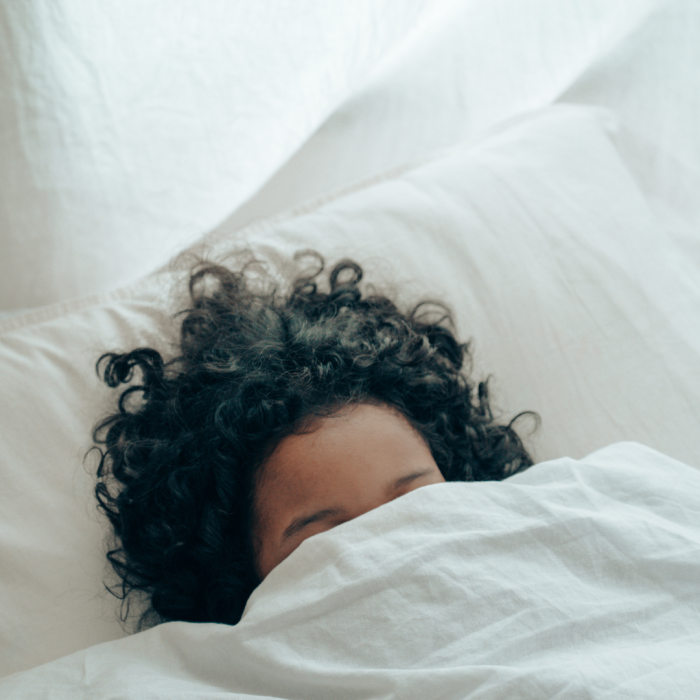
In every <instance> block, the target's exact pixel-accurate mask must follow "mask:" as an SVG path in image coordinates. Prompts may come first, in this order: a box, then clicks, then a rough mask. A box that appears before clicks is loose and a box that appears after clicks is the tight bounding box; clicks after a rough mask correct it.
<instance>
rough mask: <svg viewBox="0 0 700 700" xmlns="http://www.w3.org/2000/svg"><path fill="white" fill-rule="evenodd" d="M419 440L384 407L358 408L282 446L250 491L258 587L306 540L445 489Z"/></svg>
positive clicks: (322, 422) (395, 413)
mask: <svg viewBox="0 0 700 700" xmlns="http://www.w3.org/2000/svg"><path fill="white" fill-rule="evenodd" d="M444 481H445V479H444V478H443V476H442V474H441V473H440V470H439V469H438V466H437V464H436V463H435V460H434V459H433V456H432V454H431V452H430V449H429V448H428V446H427V444H426V443H425V441H424V440H423V438H422V437H421V436H420V435H419V434H418V433H417V432H416V431H415V430H414V429H413V427H412V426H411V425H410V423H409V422H408V421H407V420H406V419H405V418H404V417H403V415H402V414H401V413H400V412H398V411H396V410H395V409H393V408H390V407H388V406H376V405H371V404H357V405H353V406H350V407H348V408H346V409H344V410H343V411H342V412H341V413H338V414H334V415H333V416H331V417H328V418H321V419H319V420H318V421H317V422H316V423H315V424H314V425H313V426H312V429H311V431H310V432H304V433H301V434H294V435H290V436H289V437H287V438H285V439H284V440H282V441H281V442H280V444H279V445H278V446H277V448H276V449H275V450H274V452H273V453H272V455H271V456H270V457H269V458H268V459H267V461H266V462H265V464H264V465H263V467H262V470H261V475H260V478H259V482H258V486H257V489H256V512H257V520H256V525H255V527H254V539H255V544H256V566H257V569H258V574H259V575H260V577H261V579H264V578H265V577H266V576H267V575H268V574H269V573H270V571H272V570H273V569H274V568H275V567H276V566H277V565H278V564H279V563H280V562H282V561H284V559H286V558H287V557H288V556H289V555H290V554H291V553H292V552H293V551H294V550H295V549H296V548H297V547H298V546H299V545H300V544H301V543H302V542H303V541H304V540H305V539H307V538H309V537H311V536H312V535H316V534H318V533H320V532H324V531H326V530H330V529H331V528H333V527H336V526H337V525H340V524H342V523H344V522H347V521H348V520H352V519H353V518H357V517H358V516H360V515H363V514H364V513H367V512H368V511H370V510H373V509H374V508H378V507H379V506H381V505H383V504H385V503H388V502H389V501H393V500H394V499H395V498H399V497H400V496H403V495H404V494H406V493H408V492H409V491H414V490H415V489H417V488H420V487H422V486H428V485H430V484H438V483H442V482H444Z"/></svg>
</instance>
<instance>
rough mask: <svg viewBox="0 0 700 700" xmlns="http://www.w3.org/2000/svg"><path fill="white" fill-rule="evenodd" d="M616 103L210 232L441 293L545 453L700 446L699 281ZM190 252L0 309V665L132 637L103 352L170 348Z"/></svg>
mask: <svg viewBox="0 0 700 700" xmlns="http://www.w3.org/2000/svg"><path fill="white" fill-rule="evenodd" d="M614 130H615V124H614V121H613V120H612V118H611V117H610V115H609V114H607V113H605V112H598V111H595V110H591V109H587V108H580V107H567V106H560V107H555V108H550V109H547V110H543V111H541V112H536V113H533V114H531V115H528V116H526V117H525V118H523V119H520V120H515V121H513V122H511V123H509V124H506V125H504V126H503V127H502V128H501V129H499V130H495V131H494V132H492V133H491V134H490V135H487V136H486V137H484V139H483V140H482V141H480V142H479V143H476V144H471V145H467V146H465V147H462V148H459V149H457V150H455V151H453V152H450V153H448V154H445V155H443V156H441V157H439V158H435V159H433V160H432V161H429V162H427V163H424V164H423V165H420V166H416V167H413V168H408V169H405V170H404V171H402V172H394V173H393V174H390V175H388V176H386V178H385V179H384V180H381V179H376V180H373V181H371V182H370V183H367V184H366V185H364V186H358V187H356V188H353V189H352V190H351V191H348V192H345V193H339V194H338V195H337V196H336V197H333V198H330V199H329V200H320V201H318V202H316V203H312V204H310V205H308V206H306V207H302V208H300V209H298V210H296V211H294V212H291V213H289V214H287V215H283V216H281V217H277V218H275V219H272V220H269V221H263V222H261V223H260V224H257V225H254V226H251V227H249V228H248V229H246V230H243V231H239V232H231V231H225V230H220V231H218V232H216V233H215V234H213V235H210V236H208V237H207V238H205V240H204V241H203V242H202V243H201V245H199V246H197V247H196V248H195V249H196V250H199V251H200V252H201V251H203V250H206V251H209V253H210V254H212V255H221V256H224V255H225V254H226V253H227V252H230V251H231V250H232V249H233V248H235V247H237V246H240V245H243V244H249V245H252V246H255V247H256V248H257V249H258V250H260V251H262V252H263V253H265V252H268V253H269V255H270V257H271V258H272V259H280V260H281V259H283V258H284V256H285V255H287V254H291V253H292V252H294V251H295V250H297V249H299V248H309V247H311V248H316V249H318V250H319V251H320V252H321V253H323V254H324V255H326V257H327V259H328V260H329V262H333V261H334V260H335V259H337V258H339V257H341V256H342V257H344V256H352V257H354V258H356V259H357V260H358V261H359V262H361V263H362V264H364V265H365V267H366V272H367V275H366V279H367V281H369V282H376V283H378V285H379V286H380V287H381V286H385V287H391V286H392V284H393V286H394V287H395V288H396V289H397V293H398V295H399V297H400V298H402V299H404V300H407V301H409V300H410V301H414V300H416V299H417V298H419V297H422V296H432V297H436V298H441V299H444V300H446V301H447V302H449V303H451V304H452V306H453V307H454V310H455V316H456V319H457V325H458V331H459V334H460V335H461V337H462V338H464V339H468V338H470V337H471V338H473V339H474V344H473V350H474V352H475V357H476V369H475V371H476V374H477V376H478V377H479V378H483V377H484V376H485V375H486V374H493V376H494V381H493V385H492V386H493V395H494V400H495V403H496V405H497V406H499V407H500V408H501V409H502V411H503V414H504V416H503V417H504V420H507V419H509V418H510V417H511V416H512V415H514V414H515V413H517V412H519V411H522V410H525V409H533V410H535V411H538V412H539V413H540V415H541V417H542V420H543V426H542V430H541V432H540V433H539V434H538V435H536V436H535V437H534V438H532V439H530V440H528V441H527V442H528V444H529V445H530V446H531V447H532V448H533V452H534V455H535V457H536V458H537V459H540V460H543V459H550V458H555V457H560V456H563V455H568V456H571V457H580V456H583V455H585V454H587V453H589V452H591V451H593V450H595V449H597V448H599V447H602V446H604V445H607V444H609V443H612V442H617V441H620V440H637V441H639V442H642V443H645V444H647V445H649V446H651V447H654V448H655V449H657V450H659V451H661V452H664V453H667V454H669V455H671V456H673V457H675V458H676V459H678V460H680V461H683V462H687V463H689V464H697V462H698V457H697V455H699V454H700V431H698V430H697V426H698V424H700V372H699V371H698V367H700V328H699V325H698V323H697V318H698V312H699V311H700V297H699V295H698V292H697V290H696V288H695V287H694V282H693V275H696V274H697V270H692V269H690V267H686V268H678V269H676V268H674V267H673V261H674V260H675V256H676V253H677V251H676V250H675V249H674V247H673V243H672V241H671V239H670V238H668V237H667V236H666V235H665V233H664V229H663V225H664V222H663V221H659V220H656V219H655V218H654V215H653V214H652V212H651V210H650V208H649V206H648V202H647V200H646V199H645V197H644V196H642V194H641V193H640V191H639V189H638V188H637V185H636V183H635V177H634V173H630V172H629V171H628V170H627V169H626V167H625V165H624V162H623V161H622V160H621V159H620V157H619V155H618V152H617V150H616V147H615V141H614V139H615V138H616V137H615V135H614ZM186 261H187V258H186V257H185V258H182V259H178V260H176V261H175V262H174V263H173V265H172V266H171V268H170V270H162V271H161V272H160V273H158V274H154V275H152V276H150V277H149V278H146V279H144V280H143V281H142V282H140V283H138V284H136V285H133V286H131V287H128V288H126V289H124V290H122V291H121V292H119V293H114V294H109V295H106V296H103V297H91V298H86V299H83V300H81V301H79V302H76V303H74V304H65V305H59V306H57V307H53V308H49V309H45V310H41V311H38V312H35V313H32V314H28V315H26V316H23V317H17V318H11V319H7V320H5V321H3V322H1V323H0V386H1V387H2V392H1V393H0V425H2V440H1V441H0V479H1V480H2V483H3V486H4V488H3V490H2V492H0V518H1V520H0V570H1V571H2V579H1V580H0V610H2V629H1V630H0V647H1V648H2V649H3V654H2V655H1V656H0V674H6V673H10V672H12V671H16V670H21V669H26V668H30V667H32V666H34V665H37V664H40V663H42V662H45V661H49V660H51V659H54V658H57V657H59V656H62V655H65V654H68V653H70V652H73V651H75V650H77V649H81V648H84V647H86V646H88V645H90V644H94V643H96V642H100V641H105V640H109V639H114V638H116V637H119V636H122V635H123V634H124V632H123V631H122V629H121V628H120V626H119V624H118V622H117V621H116V618H115V616H114V611H115V608H116V607H118V602H117V601H115V600H114V599H113V598H111V597H109V596H107V594H105V593H104V592H103V591H102V585H101V579H102V577H103V574H104V570H105V560H104V550H103V547H102V537H103V534H104V524H103V523H102V522H101V521H100V520H99V519H98V518H97V516H96V515H95V508H94V503H93V497H92V494H91V490H92V486H93V478H94V477H93V474H92V470H94V463H90V462H89V463H88V464H87V465H86V466H85V467H84V466H83V464H82V457H83V454H84V452H85V451H86V450H87V448H88V447H89V445H90V439H89V435H90V431H91V427H92V425H93V424H94V422H95V421H96V419H98V418H99V417H101V416H102V415H103V414H104V413H105V412H106V411H107V410H109V408H110V406H111V403H110V402H111V401H112V400H113V399H114V396H113V395H112V394H111V393H110V391H109V390H107V389H106V388H105V387H103V386H101V385H100V383H99V381H98V379H97V378H96V376H95V374H94V362H95V360H96V358H97V357H98V356H99V355H100V354H101V353H102V352H104V351H107V350H112V349H115V350H128V349H131V348H133V347H136V346H137V345H144V344H147V345H155V346H156V347H159V348H161V349H162V350H163V351H165V352H170V350H171V343H172V342H173V340H174V339H175V335H176V330H177V323H176V321H175V320H174V319H173V318H172V314H173V312H174V311H176V310H177V309H178V308H179V304H180V303H181V302H182V297H177V296H175V297H171V295H170V285H171V284H172V281H173V279H178V280H181V278H182V276H183V270H185V268H186Z"/></svg>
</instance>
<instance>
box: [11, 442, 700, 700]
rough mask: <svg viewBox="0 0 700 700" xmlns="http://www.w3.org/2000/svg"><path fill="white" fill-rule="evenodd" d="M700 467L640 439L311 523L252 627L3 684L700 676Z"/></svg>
mask: <svg viewBox="0 0 700 700" xmlns="http://www.w3.org/2000/svg"><path fill="white" fill-rule="evenodd" d="M698 503H700V471H698V470H695V469H691V468H690V467H687V466H685V465H683V464H681V463H679V462H676V461H674V460H671V459H669V458H667V457H665V456H663V455H661V454H659V453H657V452H654V451H653V450H650V449H649V448H646V447H643V446H641V445H638V444H635V443H620V444H617V445H613V446H611V447H608V448H606V449H604V450H600V451H598V452H596V453H594V454H592V455H589V456H588V457H586V458H585V459H583V460H580V461H576V460H573V459H560V460H555V461H552V462H545V463H541V464H538V465H536V466H534V467H532V468H531V469H530V470H528V471H526V472H524V473H521V474H519V475H516V476H515V477H512V478H510V479H508V480H507V481H505V482H481V483H476V484H454V483H448V484H437V485H433V486H427V487H423V488H420V489H417V490H416V491H413V492H411V493H410V494H407V495H406V496H403V497H401V498H399V499H396V500H395V501H393V502H391V503H389V504H386V505H384V506H381V507H380V508H377V509H375V510H373V511H370V512H369V513H366V514H365V515H362V516H360V517H359V518H356V519H355V520H352V521H350V522H348V523H345V524H343V525H340V526H338V527H336V528H334V529H332V530H330V531H328V532H325V533H322V534H320V535H317V536H314V537H311V538H309V539H308V540H306V541H305V542H304V543H303V544H302V545H301V546H300V547H299V548H298V549H297V550H296V551H295V552H294V553H293V554H292V555H291V556H290V557H289V558H288V559H286V560H285V561H284V562H282V564H280V565H279V566H278V567H277V568H276V569H275V570H273V572H272V573H271V574H270V575H269V576H268V577H267V578H266V579H265V580H264V581H263V583H262V584H261V585H260V586H259V587H258V589H257V590H256V591H255V592H254V593H253V595H252V597H251V598H250V600H249V602H248V605H247V607H246V610H245V612H244V614H243V618H242V620H241V622H240V623H239V624H238V625H236V626H229V625H216V624H191V623H182V622H176V623H167V624H164V625H161V626H159V627H156V628H155V629H152V630H149V631H147V632H144V633H140V634H138V635H135V636H133V637H131V638H128V639H124V640H120V641H116V642H110V643H107V644H103V645H99V646H97V647H93V648H91V649H88V650H86V651H81V652H78V653H76V654H74V655H72V656H69V657H67V658H65V659H61V660H59V661H56V662H53V663H50V664H47V665H45V666H41V667H39V668H37V669H35V670H33V671H29V672H28V673H26V674H18V675H16V676H14V677H13V676H10V677H8V678H5V679H2V680H0V694H2V696H3V697H4V698H6V699H7V700H20V698H22V699H23V698H26V697H32V698H36V699H37V700H41V699H42V698H46V699H47V700H48V699H49V698H51V699H52V700H61V699H62V698H66V700H67V699H68V698H70V699H71V700H73V699H74V698H86V699H87V698H90V699H91V700H92V699H95V700H97V699H99V698H111V697H116V696H118V697H129V698H133V699H134V700H138V699H140V698H143V699H145V698H153V697H168V698H170V699H171V700H178V699H179V698H182V699H183V700H184V698H191V697H197V698H202V699H204V698H215V697H221V696H222V694H224V693H225V694H227V697H231V698H236V699H240V700H243V699H245V698H260V697H265V698H280V699H282V698H305V699H306V700H327V699H328V698H334V700H359V699H360V698H367V699H368V700H369V699H370V698H377V699H378V698H393V699H395V700H423V699H424V698H436V697H440V698H444V699H445V700H448V699H454V700H462V699H463V698H465V697H469V698H470V700H495V699H496V698H504V697H517V698H521V699H522V700H530V699H531V700H547V699H548V698H551V699H552V700H554V698H556V699H557V700H565V699H566V698H571V699H572V700H573V699H576V700H578V699H579V698H581V697H595V698H606V697H611V698H612V697H614V698H616V699H620V700H622V699H623V698H630V699H631V700H632V699H634V700H640V699H642V698H649V699H652V698H653V699H654V700H658V699H659V698H669V699H670V698H673V699H674V700H681V699H686V698H687V699H688V700H690V699H691V698H695V697H697V696H698V693H700V667H699V666H698V664H697V659H698V657H699V656H700V593H698V587H697V581H698V577H700V558H698V555H697V553H698V551H699V549H700V508H699V507H698Z"/></svg>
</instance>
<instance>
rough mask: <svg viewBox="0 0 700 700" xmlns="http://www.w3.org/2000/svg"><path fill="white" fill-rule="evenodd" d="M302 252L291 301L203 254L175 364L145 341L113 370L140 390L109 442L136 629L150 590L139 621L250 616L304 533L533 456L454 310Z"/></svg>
mask: <svg viewBox="0 0 700 700" xmlns="http://www.w3.org/2000/svg"><path fill="white" fill-rule="evenodd" d="M295 258H296V260H297V262H298V261H299V260H300V259H307V260H311V261H312V263H313V264H314V265H315V269H314V270H312V271H309V272H298V274H296V276H295V277H294V278H293V279H292V280H291V284H290V285H289V287H288V290H287V292H286V293H280V290H279V288H278V285H277V284H276V283H275V282H274V281H273V279H272V276H271V275H269V273H266V272H265V271H264V269H263V271H262V272H261V269H262V268H260V266H259V265H257V264H256V261H255V260H254V259H247V260H246V261H245V262H242V263H240V264H239V265H238V266H237V267H236V266H234V267H227V266H224V265H219V264H214V263H207V262H205V261H201V262H199V263H198V264H197V265H196V266H195V267H194V268H193V269H192V271H191V276H190V279H189V297H190V302H191V303H190V308H189V309H187V310H186V311H184V312H182V314H183V320H182V324H181V333H180V339H179V347H178V350H177V355H176V356H175V357H174V358H173V359H171V360H169V361H167V362H166V361H165V360H164V358H163V356H162V355H161V353H160V352H158V351H157V350H155V349H153V348H146V347H141V348H136V349H134V350H132V351H130V352H126V353H107V354H106V355H103V356H102V357H101V358H100V360H99V361H98V363H97V371H98V374H99V375H100V377H101V378H102V379H103V380H104V381H105V382H106V383H107V384H108V385H109V386H110V387H112V388H117V387H120V385H126V387H125V388H123V389H122V391H121V393H120V396H119V400H118V406H117V409H116V411H115V412H113V413H112V414H110V415H108V416H107V417H106V418H104V419H103V420H101V421H100V422H99V423H98V425H97V426H96V427H95V430H94V434H93V437H94V441H95V444H96V446H97V448H98V450H99V451H100V463H99V466H98V468H97V482H96V486H95V494H96V497H97V500H98V507H99V508H100V510H101V511H102V512H103V513H104V514H105V515H106V517H107V518H108V519H109V521H110V523H111V535H110V538H111V542H110V547H111V549H109V551H108V553H107V557H108V560H109V562H110V563H111V566H112V567H113V569H114V571H115V572H116V574H117V575H118V577H119V581H120V583H119V584H118V585H116V586H114V585H112V586H110V585H107V584H106V583H105V586H106V588H107V590H109V591H110V592H111V593H112V594H113V595H115V596H117V597H118V598H120V599H121V600H122V603H123V604H124V603H126V612H125V611H124V608H122V620H123V621H126V618H127V617H128V615H129V607H128V603H129V600H131V597H130V596H131V594H132V593H135V592H141V593H142V594H145V596H146V598H147V600H148V606H147V609H146V610H145V611H144V612H143V613H142V615H141V617H140V622H139V626H140V627H141V626H142V625H144V624H151V623H152V622H153V620H154V619H155V620H156V621H158V622H160V621H170V620H182V621H191V622H221V623H227V624H236V623H237V622H238V621H239V620H240V618H241V615H242V613H243V610H244V608H245V604H246V601H247V600H248V597H249V596H250V594H251V593H252V591H253V590H254V589H255V588H256V587H257V586H258V585H259V584H260V583H261V581H262V580H263V579H264V578H265V577H267V576H268V575H270V573H271V572H272V571H273V570H274V569H275V568H276V567H277V566H278V565H279V564H280V563H281V562H282V561H284V560H285V559H286V558H287V557H288V556H289V555H290V554H291V553H292V552H293V551H294V550H295V549H296V548H297V547H298V546H299V545H300V544H301V543H302V542H303V541H304V540H305V539H307V538H309V537H311V536H313V535H315V534H317V533H320V532H322V531H325V530H328V529H330V528H332V527H335V526H337V525H340V524H342V523H343V522H346V521H348V520H351V519H353V518H356V517H358V516H360V515H362V514H363V513H366V512H367V511H368V510H371V509H373V508H376V507H379V506H381V505H382V504H384V503H386V502H388V501H390V500H392V499H394V498H398V497H400V496H402V495H404V494H405V493H407V492H409V491H412V490H414V489H416V488H421V487H425V486H428V485H430V484H434V483H439V482H443V481H480V480H501V479H504V478H506V477H508V476H509V475H511V474H514V473H516V472H519V471H521V470H523V469H525V468H527V467H528V466H530V465H531V464H532V459H531V457H530V455H529V454H528V452H527V451H526V449H525V447H524V445H523V442H522V440H521V439H520V437H519V436H518V434H517V433H516V431H515V429H514V427H513V424H514V422H515V421H516V420H517V419H518V418H520V417H521V416H522V415H523V414H519V415H518V416H516V417H515V418H513V420H511V421H510V422H508V423H507V424H505V425H503V424H500V423H499V422H498V421H497V420H496V418H495V417H494V413H493V411H492V408H491V406H490V403H489V395H488V386H487V383H488V382H487V381H482V382H474V381H472V379H471V378H470V376H469V374H470V372H471V366H472V365H471V360H472V357H471V351H470V347H469V343H460V342H459V341H458V340H457V338H456V336H455V333H454V330H453V328H454V323H453V321H452V316H451V313H450V309H449V308H448V307H447V306H446V305H445V304H443V303H440V302H434V301H423V302H421V303H419V304H417V305H415V306H414V307H413V308H411V309H409V310H408V311H406V312H402V311H400V310H399V308H398V307H397V305H396V304H395V303H394V302H393V301H392V300H391V299H390V298H389V297H388V296H386V295H382V294H380V293H378V292H372V290H368V289H365V288H364V287H363V284H361V282H362V278H363V269H362V267H361V266H360V265H359V264H358V263H356V262H354V261H353V260H349V259H344V260H341V261H340V262H338V263H337V264H336V265H335V266H334V267H333V269H332V270H331V271H330V273H329V274H328V277H327V280H326V281H325V285H326V286H325V288H326V289H327V291H323V290H322V289H321V283H322V282H324V280H323V279H322V273H323V271H324V269H325V261H324V259H323V257H322V256H321V255H319V254H318V253H316V252H313V251H304V252H301V253H299V254H297V256H295ZM258 262H259V261H258ZM436 312H437V316H436ZM526 413H530V412H526Z"/></svg>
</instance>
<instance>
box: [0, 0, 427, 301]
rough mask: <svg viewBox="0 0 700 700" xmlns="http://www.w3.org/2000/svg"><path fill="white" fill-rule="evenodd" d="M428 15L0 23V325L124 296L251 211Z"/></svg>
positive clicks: (211, 4)
mask: <svg viewBox="0 0 700 700" xmlns="http://www.w3.org/2000/svg"><path fill="white" fill-rule="evenodd" d="M430 4H431V3H429V2H427V1H426V0H401V2H393V1H392V0H335V1H334V2H333V3H324V2H316V1H315V0H256V2H254V3H250V2H243V1H237V0H208V1H207V2H206V3H201V2H196V1H195V0H151V1H150V2H148V3H143V2H141V1H140V0H102V1H101V2H99V3H75V2H73V1H72V0H48V1H46V0H23V1H22V2H11V3H2V6H1V7H0V101H1V102H2V110H0V144H1V145H0V152H1V155H2V157H1V158H0V309H16V308H17V309H19V308H27V307H33V306H39V305H45V304H49V303H52V302H57V301H61V300H64V299H67V298H72V297H76V296H80V295H82V294H87V293H98V292H103V291H105V290H108V289H113V288H115V287H118V286H120V285H122V284H125V283H127V282H129V281H132V280H135V279H138V278H139V277H141V276H142V275H144V274H146V273H148V272H150V271H151V270H153V268H154V267H156V265H158V264H162V263H163V262H165V261H166V260H168V259H169V258H170V257H171V255H173V254H174V253H176V252H178V251H180V250H182V248H184V247H185V246H186V245H187V244H189V243H191V242H192V241H194V240H195V239H196V238H198V237H199V236H200V235H201V234H202V233H204V232H205V231H207V230H209V229H210V228H211V227H212V226H215V225H216V224H217V223H219V222H220V221H221V220H222V219H223V218H225V217H226V216H227V215H228V214H229V213H230V212H231V211H232V210H233V209H235V208H237V207H238V206H239V205H240V204H241V203H242V202H243V201H245V199H246V198H247V197H249V196H250V195H251V194H253V193H254V192H255V191H256V190H257V189H258V188H259V187H260V185H261V184H262V183H263V182H265V180H266V179H267V178H269V177H270V176H271V175H272V174H273V173H274V172H275V171H276V170H277V168H279V166H280V165H281V164H282V163H283V162H285V161H286V160H287V158H289V156H290V155H291V154H292V153H293V152H294V151H295V150H296V149H297V148H298V147H299V146H300V145H301V144H302V143H303V142H304V141H305V140H306V138H308V136H309V134H310V133H312V132H313V131H314V129H315V128H316V127H317V126H318V125H319V124H320V123H321V122H322V121H323V120H324V119H325V118H326V117H327V116H328V114H329V113H330V112H332V111H333V110H334V109H335V108H336V107H337V105H338V104H339V103H340V102H342V100H343V99H345V97H346V96H347V95H348V94H349V93H350V92H351V91H352V90H353V89H354V88H355V87H356V86H357V85H358V84H361V83H362V82H363V80H364V79H365V78H366V76H367V75H368V74H369V73H370V72H371V71H372V70H373V69H374V68H375V66H376V65H377V64H378V63H380V62H381V60H382V59H383V58H384V57H385V56H386V55H387V54H389V53H391V51H392V49H393V48H394V47H395V46H396V45H397V44H400V43H401V41H402V39H403V38H404V36H405V35H406V34H407V33H409V32H410V31H411V30H412V28H413V27H414V26H415V25H416V24H417V23H420V21H421V17H422V15H423V14H424V12H425V10H426V7H427V6H428V5H430Z"/></svg>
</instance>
